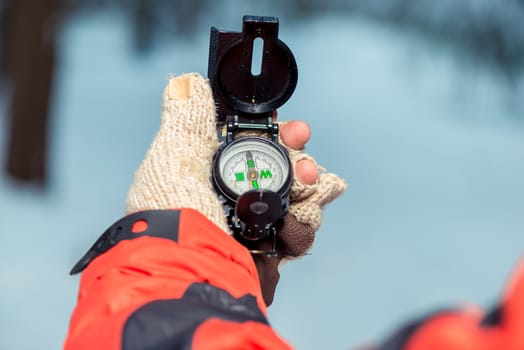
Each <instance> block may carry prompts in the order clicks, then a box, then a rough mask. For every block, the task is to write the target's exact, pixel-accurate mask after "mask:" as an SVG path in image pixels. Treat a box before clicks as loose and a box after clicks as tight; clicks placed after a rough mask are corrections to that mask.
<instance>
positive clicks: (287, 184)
mask: <svg viewBox="0 0 524 350" xmlns="http://www.w3.org/2000/svg"><path fill="white" fill-rule="evenodd" d="M257 39H258V40H259V39H262V40H263V48H262V62H261V67H260V68H261V69H260V72H258V73H256V74H254V73H253V71H252V69H251V66H252V64H253V55H254V46H255V44H254V42H255V40H257ZM208 77H209V80H210V83H211V87H212V89H213V95H214V97H215V101H216V105H217V131H218V133H219V138H220V139H221V141H222V144H221V146H220V148H219V150H218V151H217V153H216V154H215V157H214V159H213V166H212V180H213V184H214V186H215V189H216V191H217V193H218V195H219V197H220V198H221V200H222V202H223V204H224V209H225V214H226V215H227V218H228V224H229V226H230V228H231V230H232V231H233V233H234V235H235V237H236V238H237V239H238V240H239V241H240V242H241V243H245V244H246V245H249V242H253V241H258V240H260V239H262V238H266V237H270V236H271V235H273V237H276V228H277V227H278V226H279V225H280V224H281V222H282V219H283V218H284V217H285V215H286V214H287V212H288V207H289V192H290V189H291V182H292V178H293V169H292V166H291V161H290V159H289V155H288V152H287V150H286V149H285V148H284V147H282V146H281V145H280V144H279V142H278V124H277V123H274V122H273V119H272V116H273V113H274V112H275V111H276V109H277V108H278V107H280V106H281V105H283V104H284V103H285V102H286V101H287V100H288V99H289V97H291V95H292V93H293V91H294V89H295V87H296V83H297V66H296V62H295V59H294V57H293V54H292V53H291V50H290V49H289V48H288V47H287V46H286V45H285V44H284V43H283V42H282V41H280V40H279V39H278V19H276V18H274V17H257V16H244V18H243V31H242V32H229V31H220V30H218V29H216V28H212V29H211V43H210V55H209V67H208ZM224 130H225V132H224ZM245 131H250V133H249V134H250V135H253V134H255V133H253V131H257V133H256V135H257V136H244V135H245V134H246V133H245ZM273 253H274V251H273Z"/></svg>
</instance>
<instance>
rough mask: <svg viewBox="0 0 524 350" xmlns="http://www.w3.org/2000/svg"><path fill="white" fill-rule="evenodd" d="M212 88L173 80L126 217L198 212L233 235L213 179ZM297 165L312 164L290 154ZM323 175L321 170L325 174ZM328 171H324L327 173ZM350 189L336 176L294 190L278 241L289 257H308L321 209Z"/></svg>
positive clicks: (189, 77)
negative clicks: (172, 211)
mask: <svg viewBox="0 0 524 350" xmlns="http://www.w3.org/2000/svg"><path fill="white" fill-rule="evenodd" d="M215 113H216V112H215V104H214V100H213V94H212V91H211V88H210V86H209V83H208V81H207V80H205V79H204V78H203V77H202V76H200V75H199V74H197V73H190V74H184V75H181V76H178V77H171V78H170V79H169V82H168V84H167V87H166V89H165V91H164V100H163V107H162V120H161V124H160V129H159V131H158V133H157V135H156V136H155V139H154V140H153V143H152V144H151V146H150V148H149V150H148V152H147V154H146V157H145V159H144V160H143V161H142V164H141V165H140V167H139V168H138V170H137V172H136V174H135V179H134V182H133V184H132V185H131V188H130V189H129V192H128V195H127V205H126V213H132V212H136V211H141V210H148V209H175V208H193V209H196V210H198V211H200V212H201V213H202V214H204V215H205V216H206V217H207V218H208V219H210V220H211V221H212V222H214V223H215V224H216V225H217V226H219V227H220V228H222V229H223V230H224V231H225V232H227V233H230V231H229V228H228V226H227V222H226V217H225V216H224V210H223V207H222V204H221V203H220V201H219V200H218V197H217V195H216V193H215V192H214V189H213V186H212V183H211V179H210V175H211V162H212V159H213V155H214V154H215V152H216V150H217V149H218V146H219V143H218V138H217V135H216V122H215ZM290 158H291V161H292V162H293V164H296V162H297V161H299V160H301V159H310V160H313V159H312V158H311V157H310V156H308V155H306V154H304V153H303V152H302V151H296V150H290ZM320 169H322V168H320ZM322 170H323V169H322ZM345 188H346V184H345V182H344V181H343V180H341V179H340V178H338V177H337V176H336V175H334V174H330V173H325V172H323V173H321V174H319V177H318V180H317V182H316V183H315V184H313V185H303V184H301V183H299V182H298V181H297V180H296V179H295V180H294V182H293V184H292V190H291V196H290V201H291V204H290V213H291V214H292V215H288V216H287V217H286V218H285V221H284V226H283V228H282V230H281V232H279V236H282V239H284V240H285V243H286V245H287V250H288V254H289V255H291V256H300V255H303V254H305V253H306V252H307V250H308V249H309V248H310V247H311V244H312V243H313V239H314V233H315V231H316V230H317V229H318V227H319V226H320V222H321V217H322V208H323V206H324V205H326V204H327V203H329V202H331V201H332V200H334V199H335V198H336V197H338V196H339V195H340V194H341V193H342V192H343V191H344V190H345Z"/></svg>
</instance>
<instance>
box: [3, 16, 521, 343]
mask: <svg viewBox="0 0 524 350" xmlns="http://www.w3.org/2000/svg"><path fill="white" fill-rule="evenodd" d="M230 10H231V11H230V12H231V14H230V15H229V16H225V17H227V18H218V16H217V17H213V18H208V19H207V20H202V21H201V22H203V24H202V25H201V30H200V31H198V32H197V33H195V35H194V36H192V37H190V38H187V39H183V38H180V39H178V40H177V41H176V43H172V42H171V43H170V44H169V45H166V46H159V47H157V48H156V49H155V50H154V51H152V52H151V53H150V54H149V55H148V56H145V57H137V56H135V55H133V54H132V49H131V47H130V45H129V41H128V32H127V31H128V27H127V25H126V23H125V21H124V19H123V18H122V17H120V16H119V15H118V14H116V13H111V12H109V13H105V14H99V15H96V16H90V17H84V16H79V17H75V18H73V19H71V20H70V21H69V22H68V25H67V27H66V30H65V31H64V32H63V35H62V37H61V44H62V46H61V52H60V56H59V60H60V66H59V67H60V68H59V71H58V81H57V85H56V87H57V88H56V90H55V94H54V100H53V101H54V104H53V110H52V114H53V119H52V144H51V160H52V164H51V174H50V175H51V183H50V186H49V188H48V189H47V191H45V192H43V193H42V192H38V191H33V190H32V189H31V188H27V187H26V188H22V187H20V186H18V185H17V184H16V183H13V182H11V181H10V180H9V179H7V178H5V175H2V176H3V177H1V178H0V213H2V214H1V215H0V247H1V249H2V252H1V254H0V281H1V287H0V310H1V311H0V328H1V329H2V331H1V332H0V349H2V350H3V349H6V350H10V349H19V350H25V349H58V348H60V347H61V346H62V343H63V340H64V338H65V334H66V332H67V328H68V322H69V317H70V315H71V312H72V310H73V308H74V305H75V299H76V293H77V288H78V282H79V280H78V277H69V276H68V272H69V270H70V268H71V267H72V265H73V264H74V263H75V262H76V261H77V260H78V258H79V257H80V256H81V255H82V254H83V253H84V252H85V250H86V249H87V248H88V247H89V246H90V245H91V244H92V243H93V241H94V240H95V239H96V238H97V237H98V236H99V235H100V234H101V233H102V232H103V231H104V230H105V229H106V228H107V227H108V226H109V225H110V224H112V223H113V222H114V221H115V220H116V219H118V218H119V217H120V216H121V215H122V213H123V210H124V200H125V194H126V191H127V188H128V187H129V185H130V183H131V181H132V177H133V173H134V171H135V169H136V167H137V166H138V164H139V162H140V161H141V159H142V157H143V155H144V154H145V151H146V149H147V147H148V145H149V142H150V141H151V139H152V137H153V135H154V133H155V132H156V129H157V127H158V122H159V116H160V102H161V92H162V90H163V88H164V84H165V81H166V80H165V78H166V76H167V75H168V74H169V73H183V72H192V71H197V72H201V73H202V74H206V70H207V56H208V43H209V27H211V26H217V27H218V28H220V29H228V30H240V27H241V15H242V14H244V13H250V12H246V8H235V9H230ZM247 10H248V11H249V9H247ZM251 13H252V12H251ZM264 14H265V13H264ZM270 14H271V15H279V14H278V13H270ZM280 23H281V24H280V37H281V39H282V40H283V41H285V42H286V44H288V46H290V48H291V49H292V50H293V52H294V53H295V56H296V59H297V63H298V67H299V84H298V87H297V90H296V92H295V94H294V95H293V97H292V98H291V99H290V101H289V102H288V103H287V104H286V105H285V106H284V107H283V108H282V109H281V110H280V111H279V117H280V118H281V119H303V120H305V121H307V122H308V123H309V124H310V126H311V128H312V130H313V136H312V139H311V141H310V142H309V143H308V146H307V151H308V152H309V153H310V154H312V155H313V156H315V157H316V158H317V160H318V161H319V163H321V164H322V165H323V166H325V167H326V168H328V169H329V170H330V171H332V172H335V173H337V174H339V175H340V176H342V177H344V178H345V179H346V180H347V181H348V183H349V189H348V191H347V192H346V193H345V194H344V195H343V196H342V197H341V198H340V199H339V200H337V201H336V202H334V203H332V204H331V205H330V206H329V207H328V208H327V211H326V213H325V217H324V223H323V225H322V227H321V229H320V231H319V233H318V236H317V241H316V245H315V248H314V250H313V252H312V255H310V256H307V257H305V258H303V259H302V260H301V261H298V262H294V263H290V264H288V265H286V266H284V268H283V270H282V276H281V282H280V286H279V288H278V290H277V295H276V298H275V302H274V304H273V306H271V308H270V311H269V313H270V321H271V323H272V324H273V326H274V327H275V328H276V329H277V330H278V331H279V332H280V333H281V334H282V335H283V336H284V337H285V338H286V339H288V340H289V341H290V342H291V343H292V344H294V345H295V346H296V347H297V348H298V349H323V348H324V349H325V348H329V349H347V348H350V347H352V346H356V345H360V344H365V343H368V342H372V341H374V340H375V341H376V340H380V339H382V338H383V337H384V336H386V335H387V334H389V332H391V331H392V330H394V329H395V328H396V327H397V326H399V325H400V324H402V322H404V321H407V320H409V319H410V318H411V317H415V316H418V315H419V314H421V313H425V312H427V311H431V310H432V309H435V308H439V307H443V306H451V305H457V304H459V303H462V302H464V301H466V300H467V301H470V302H474V303H479V304H481V305H483V306H486V307H489V306H490V305H491V304H492V303H493V302H494V301H495V300H496V298H497V297H498V295H499V294H500V292H501V289H502V286H503V283H504V281H505V280H506V278H507V277H508V275H509V273H510V272H511V269H512V267H513V266H514V264H515V263H516V262H517V261H518V259H519V257H520V255H521V253H522V252H523V251H524V249H523V248H524V215H523V214H524V184H523V181H524V137H523V136H524V118H523V114H524V102H522V97H524V79H523V78H522V77H517V78H516V79H515V80H514V81H512V82H511V83H510V82H508V81H507V80H506V79H504V78H503V77H501V76H500V75H499V74H496V72H494V71H493V70H491V69H489V68H486V67H485V66H482V65H477V64H473V63H471V62H470V61H468V59H466V58H464V57H459V58H457V56H456V55H454V51H452V50H451V49H450V48H449V47H447V46H445V45H438V44H436V43H434V42H431V41H430V40H426V39H425V37H423V36H420V35H417V33H416V32H408V31H404V30H401V29H398V28H397V29H395V28H394V27H392V26H388V25H385V24H379V23H378V22H375V21H370V20H365V19H362V18H361V17H349V16H333V15H326V16H317V17H314V18H311V19H308V20H304V21H302V22H294V23H293V24H292V25H287V24H286V20H285V18H282V17H281V19H280ZM4 102H5V101H4ZM4 102H1V103H2V104H1V105H0V106H1V107H2V109H5V103H4ZM0 141H1V143H0V148H1V147H2V145H3V144H4V143H5V135H4V129H3V128H2V130H1V132H0ZM0 153H3V152H0Z"/></svg>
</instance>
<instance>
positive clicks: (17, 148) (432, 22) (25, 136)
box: [0, 0, 524, 186]
mask: <svg viewBox="0 0 524 350" xmlns="http://www.w3.org/2000/svg"><path fill="white" fill-rule="evenodd" d="M262 3H263V6H264V7H265V8H267V9H268V10H270V9H271V8H278V9H279V14H280V15H281V16H283V17H285V18H286V20H287V21H288V22H290V21H301V22H303V21H307V20H308V19H311V18H312V17H315V16H319V15H325V14H329V13H336V14H351V15H358V16H362V17H366V18H370V19H372V20H376V21H381V22H384V23H387V24H389V25H391V26H396V27H400V28H402V29H403V30H406V31H409V32H411V33H413V35H418V36H424V37H425V38H426V40H428V41H431V42H433V43H434V45H438V46H447V47H450V48H452V50H454V51H455V53H456V57H457V59H458V60H467V61H469V62H472V63H474V64H478V65H486V66H489V67H490V69H492V70H494V71H496V72H497V74H499V75H500V76H501V77H502V78H503V79H504V80H505V81H506V82H507V84H508V86H509V90H511V86H512V84H514V83H515V82H517V81H518V78H519V77H520V75H521V74H522V70H523V67H524V0H499V1H495V0H462V1H455V0H440V1H429V0H425V1H420V0H324V1H317V0H290V1H285V2H282V1H279V0H267V1H264V2H262ZM0 6H1V7H0V11H1V14H0V15H1V19H2V20H1V27H0V29H1V32H0V45H1V46H0V47H1V51H0V52H1V57H0V58H1V65H0V74H1V84H2V85H4V86H3V88H2V89H1V91H2V92H4V95H7V96H4V98H5V99H7V100H8V106H9V107H8V108H7V114H8V118H7V119H6V120H4V121H3V124H4V125H5V126H4V127H5V128H6V129H8V130H9V131H8V136H7V140H8V141H7V147H6V152H7V156H6V157H5V159H6V165H5V169H6V171H7V172H8V173H9V174H10V175H11V176H13V177H15V178H18V179H21V180H24V181H30V182H35V183H37V184H39V185H41V186H44V185H45V178H46V174H47V171H46V169H47V166H46V164H47V154H48V152H47V143H48V141H47V140H48V137H50V135H49V131H48V125H49V118H50V116H49V103H50V99H51V97H52V93H53V82H54V72H55V70H56V65H57V64H59V62H57V60H56V52H57V50H58V48H57V46H58V45H59V44H60V40H59V37H60V32H61V29H62V28H63V25H64V23H66V22H67V21H68V20H71V18H74V17H75V16H89V15H90V14H93V13H95V12H99V11H108V10H117V11H119V12H121V13H122V14H123V15H124V16H125V17H126V18H127V19H128V23H129V29H130V30H129V33H130V35H129V40H130V43H132V46H133V48H134V51H135V53H136V54H137V55H143V54H147V53H148V52H149V51H150V50H152V49H154V47H155V46H156V45H158V44H159V43H162V44H163V45H165V44H166V42H171V43H172V45H175V46H176V45H177V40H178V39H179V38H180V37H181V36H190V35H191V33H193V32H194V30H195V28H196V27H197V26H200V25H201V23H202V21H203V19H205V18H206V16H208V15H209V14H210V13H214V12H220V11H224V10H225V12H227V9H228V8H229V7H231V6H235V1H234V0H230V1H211V0H186V1H172V0H154V1H151V0H3V1H2V2H1V5H0ZM333 35H337V33H333ZM29 99H32V101H33V103H30V104H29V103H26V101H28V100H29Z"/></svg>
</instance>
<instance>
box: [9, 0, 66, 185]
mask: <svg viewBox="0 0 524 350" xmlns="http://www.w3.org/2000/svg"><path fill="white" fill-rule="evenodd" d="M59 8H60V2H59V0H10V1H7V2H6V3H4V4H3V6H2V8H1V10H2V13H1V16H2V27H1V29H2V40H1V42H2V61H1V62H2V65H1V69H2V70H1V71H2V75H3V76H4V78H5V80H6V83H7V84H8V86H9V87H10V91H11V94H10V101H9V119H8V123H9V129H8V130H9V133H8V154H7V163H6V169H7V172H8V173H9V174H10V175H12V176H14V177H15V178H18V179H21V180H25V181H34V182H36V183H38V184H40V185H43V184H44V180H45V176H46V157H47V152H46V149H47V147H46V145H47V137H46V136H47V127H48V119H49V118H48V114H49V100H50V93H51V91H52V89H51V87H52V83H53V73H54V67H55V38H56V24H57V20H56V19H57V14H58V10H59Z"/></svg>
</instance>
